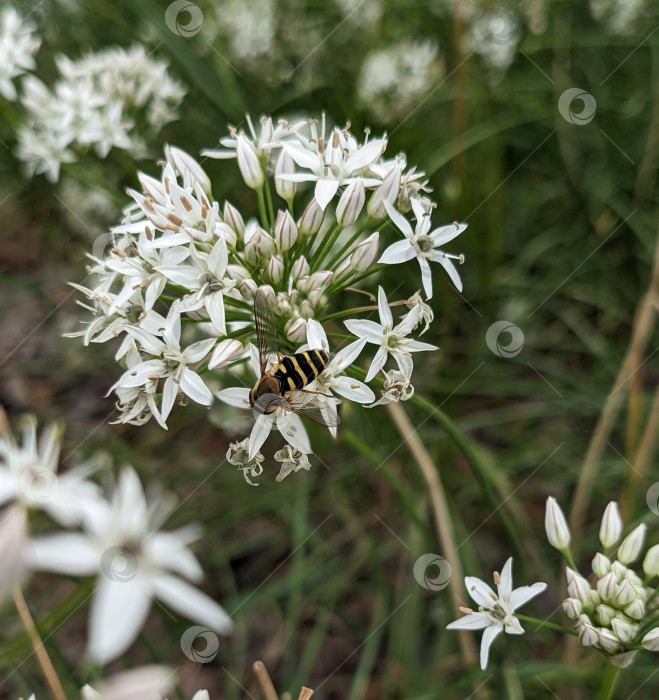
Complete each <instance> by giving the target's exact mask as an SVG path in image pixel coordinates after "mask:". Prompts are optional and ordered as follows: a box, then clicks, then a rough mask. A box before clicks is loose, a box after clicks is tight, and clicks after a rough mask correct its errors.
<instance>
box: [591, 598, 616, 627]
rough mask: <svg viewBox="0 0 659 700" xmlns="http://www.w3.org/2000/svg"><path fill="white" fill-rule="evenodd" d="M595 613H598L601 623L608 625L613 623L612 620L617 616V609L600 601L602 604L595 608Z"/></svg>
mask: <svg viewBox="0 0 659 700" xmlns="http://www.w3.org/2000/svg"><path fill="white" fill-rule="evenodd" d="M595 614H596V615H597V620H598V622H599V623H600V625H602V626H604V627H606V626H608V625H610V624H611V620H613V618H614V617H615V616H616V610H615V608H612V607H611V606H610V605H606V604H604V603H600V605H598V606H597V607H596V608H595Z"/></svg>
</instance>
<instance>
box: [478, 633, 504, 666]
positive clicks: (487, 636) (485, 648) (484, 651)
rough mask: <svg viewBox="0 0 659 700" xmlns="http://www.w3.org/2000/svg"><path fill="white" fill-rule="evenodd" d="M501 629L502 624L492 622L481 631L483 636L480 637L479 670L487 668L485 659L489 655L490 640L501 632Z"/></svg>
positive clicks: (486, 659)
mask: <svg viewBox="0 0 659 700" xmlns="http://www.w3.org/2000/svg"><path fill="white" fill-rule="evenodd" d="M502 631H503V625H502V624H492V625H490V626H489V627H486V628H485V631H484V632H483V638H482V639H481V670H482V671H484V670H485V669H486V668H487V661H488V658H489V656H490V647H491V646H492V642H493V641H494V640H495V639H496V638H497V637H498V636H499V635H500V634H501V632H502Z"/></svg>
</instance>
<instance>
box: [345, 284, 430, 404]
mask: <svg viewBox="0 0 659 700" xmlns="http://www.w3.org/2000/svg"><path fill="white" fill-rule="evenodd" d="M416 308H417V309H418V307H416ZM378 310H379V313H380V323H379V324H378V323H376V322H375V321H369V320H366V319H349V320H348V321H344V324H345V326H346V328H347V329H348V330H349V331H350V332H351V333H352V334H354V335H356V336H357V337H358V338H365V339H366V341H367V342H369V343H374V344H376V345H379V346H380V347H379V348H378V351H377V353H376V354H375V357H374V358H373V361H372V362H371V366H370V368H369V370H368V373H367V374H366V381H367V382H369V381H371V379H373V377H374V376H375V375H376V374H377V373H378V372H379V371H380V370H381V369H382V368H383V367H384V364H385V363H386V361H387V357H388V356H389V355H392V356H393V357H394V359H395V360H396V362H397V363H398V368H399V369H400V371H401V372H402V373H403V374H404V375H405V376H406V377H411V376H412V370H413V366H414V365H413V361H412V356H411V355H410V353H413V352H420V351H422V350H437V348H436V347H435V346H434V345H430V344H429V343H422V342H420V341H418V340H412V339H411V338H407V337H406V336H408V335H409V334H410V333H411V331H412V329H413V328H414V327H415V326H416V324H417V322H418V318H419V314H420V311H418V310H417V311H414V309H413V310H412V311H410V312H409V313H408V314H407V315H406V317H405V318H404V319H403V320H402V321H401V322H400V323H399V324H398V325H397V326H394V318H393V316H392V314H391V309H390V308H389V304H388V302H387V297H386V295H385V293H384V289H382V287H378ZM373 398H375V397H373Z"/></svg>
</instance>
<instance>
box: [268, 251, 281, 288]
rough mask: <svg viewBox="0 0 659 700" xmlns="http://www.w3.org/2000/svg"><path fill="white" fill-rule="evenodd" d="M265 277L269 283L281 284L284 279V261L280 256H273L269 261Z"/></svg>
mask: <svg viewBox="0 0 659 700" xmlns="http://www.w3.org/2000/svg"><path fill="white" fill-rule="evenodd" d="M263 275H264V277H265V278H266V279H267V280H268V282H271V283H272V284H275V285H277V284H279V283H280V282H281V281H282V279H283V278H284V261H283V260H282V259H281V258H280V257H279V256H278V255H273V256H272V257H271V258H270V259H269V260H268V263H267V264H266V266H265V270H264V271H263Z"/></svg>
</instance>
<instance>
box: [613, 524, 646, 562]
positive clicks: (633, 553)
mask: <svg viewBox="0 0 659 700" xmlns="http://www.w3.org/2000/svg"><path fill="white" fill-rule="evenodd" d="M646 530H647V526H646V525H645V523H641V524H640V525H639V526H638V527H635V528H634V529H633V530H632V531H631V532H630V533H629V534H628V535H627V537H625V539H624V540H623V541H622V544H621V545H620V547H619V548H618V560H619V561H621V562H622V563H623V564H631V563H632V562H633V561H634V560H635V559H638V557H639V555H640V554H641V550H642V549H643V544H644V542H645V531H646Z"/></svg>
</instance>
